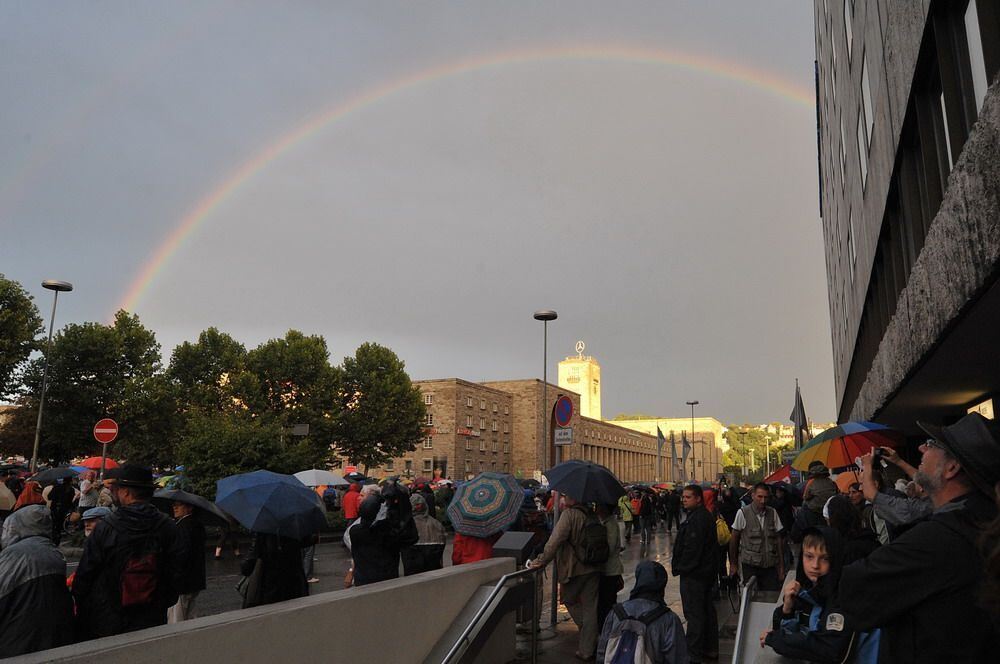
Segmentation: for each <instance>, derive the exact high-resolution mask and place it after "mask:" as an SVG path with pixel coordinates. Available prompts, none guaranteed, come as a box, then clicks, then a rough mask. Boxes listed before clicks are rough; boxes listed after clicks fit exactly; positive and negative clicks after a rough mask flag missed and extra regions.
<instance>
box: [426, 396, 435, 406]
mask: <svg viewBox="0 0 1000 664" xmlns="http://www.w3.org/2000/svg"><path fill="white" fill-rule="evenodd" d="M424 403H425V404H426V405H428V406H429V405H431V404H432V403H434V395H433V394H425V395H424Z"/></svg>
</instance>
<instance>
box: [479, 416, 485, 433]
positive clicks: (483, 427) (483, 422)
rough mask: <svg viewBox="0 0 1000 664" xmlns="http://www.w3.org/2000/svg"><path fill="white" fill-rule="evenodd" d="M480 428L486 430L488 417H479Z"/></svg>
mask: <svg viewBox="0 0 1000 664" xmlns="http://www.w3.org/2000/svg"><path fill="white" fill-rule="evenodd" d="M479 430H480V431H485V430H486V418H485V417H480V418H479Z"/></svg>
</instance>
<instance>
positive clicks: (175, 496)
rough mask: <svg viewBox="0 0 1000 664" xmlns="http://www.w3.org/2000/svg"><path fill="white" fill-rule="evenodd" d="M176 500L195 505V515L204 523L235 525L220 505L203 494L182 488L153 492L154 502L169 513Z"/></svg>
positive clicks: (225, 525)
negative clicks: (182, 489) (203, 496)
mask: <svg viewBox="0 0 1000 664" xmlns="http://www.w3.org/2000/svg"><path fill="white" fill-rule="evenodd" d="M175 500H176V501H177V502H179V503H186V504H188V505H191V506H192V507H194V516H195V518H196V519H198V521H200V522H201V523H202V525H205V526H219V527H220V528H228V527H231V526H232V525H233V520H232V519H231V518H230V517H229V515H228V514H226V513H225V512H223V511H222V509H221V508H220V507H219V506H218V505H216V504H215V503H213V502H210V501H208V500H206V499H204V498H202V497H201V496H198V495H195V494H193V493H188V492H187V491H181V490H180V489H159V490H158V491H157V492H156V493H154V494H153V504H154V505H156V506H157V507H159V508H160V509H161V510H163V511H165V512H166V513H167V514H170V513H171V508H172V505H173V502H174V501H175Z"/></svg>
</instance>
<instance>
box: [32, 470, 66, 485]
mask: <svg viewBox="0 0 1000 664" xmlns="http://www.w3.org/2000/svg"><path fill="white" fill-rule="evenodd" d="M76 475H77V473H76V471H75V470H73V469H72V468H70V467H69V466H58V467H56V468H49V469H48V470H43V471H42V472H40V473H38V474H37V475H35V476H34V477H32V478H31V479H33V480H34V481H36V482H38V483H39V484H55V483H56V480H69V479H73V478H74V477H76Z"/></svg>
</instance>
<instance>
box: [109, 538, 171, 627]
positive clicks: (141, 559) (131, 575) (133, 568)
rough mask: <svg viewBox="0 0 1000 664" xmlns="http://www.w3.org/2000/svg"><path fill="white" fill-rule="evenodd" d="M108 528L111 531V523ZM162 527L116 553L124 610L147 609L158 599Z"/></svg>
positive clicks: (120, 596) (129, 543)
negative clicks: (145, 607) (160, 531)
mask: <svg viewBox="0 0 1000 664" xmlns="http://www.w3.org/2000/svg"><path fill="white" fill-rule="evenodd" d="M111 525H112V527H114V523H112V524H111ZM162 525H163V523H162V521H161V522H160V523H159V524H158V525H157V526H156V527H155V528H153V530H152V531H150V532H149V533H147V534H146V535H145V536H143V537H140V538H136V539H134V540H132V541H130V542H128V544H126V545H125V546H124V547H122V548H121V549H120V550H119V551H120V553H119V555H118V561H119V567H118V569H119V573H118V579H119V584H118V585H119V587H118V591H119V592H118V596H119V603H120V604H121V607H122V608H123V609H127V608H135V607H141V606H147V605H150V604H153V603H154V602H156V601H157V599H158V598H159V592H158V591H159V581H160V568H161V565H162V560H161V558H162V550H161V545H160V536H159V530H160V527H161V526H162ZM116 530H118V529H117V528H116ZM118 532H119V533H120V534H121V532H122V531H120V530H119V531H118Z"/></svg>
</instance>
